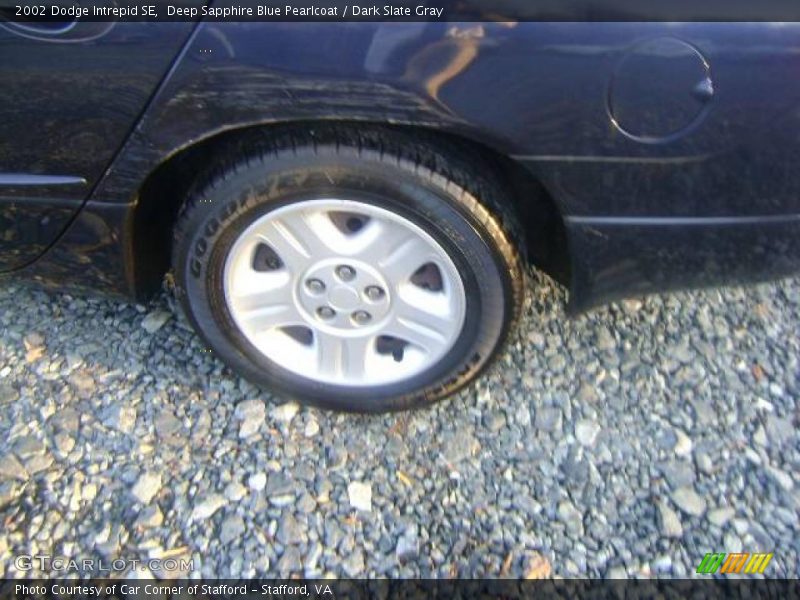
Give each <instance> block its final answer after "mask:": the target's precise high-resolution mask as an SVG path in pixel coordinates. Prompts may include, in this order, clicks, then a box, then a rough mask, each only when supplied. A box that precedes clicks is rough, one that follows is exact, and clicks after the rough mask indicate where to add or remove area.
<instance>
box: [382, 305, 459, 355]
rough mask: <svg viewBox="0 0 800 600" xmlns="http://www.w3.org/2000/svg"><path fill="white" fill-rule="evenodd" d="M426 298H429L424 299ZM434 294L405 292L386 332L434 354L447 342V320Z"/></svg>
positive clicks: (445, 311) (445, 313) (448, 323)
mask: <svg viewBox="0 0 800 600" xmlns="http://www.w3.org/2000/svg"><path fill="white" fill-rule="evenodd" d="M426 296H428V298H426ZM433 296H434V294H431V293H429V292H425V291H422V290H413V291H407V293H406V294H401V296H400V298H399V299H398V303H397V308H396V309H395V316H394V319H393V320H392V322H391V323H390V324H389V325H388V326H387V327H386V331H385V333H387V334H389V335H392V336H394V337H398V338H400V339H403V340H406V341H407V342H411V343H412V344H414V345H416V346H420V347H422V348H423V349H425V350H426V351H428V352H436V351H438V350H439V349H440V348H442V347H443V346H445V345H446V344H447V342H448V339H449V335H448V330H449V329H450V327H451V325H450V317H449V313H448V312H447V310H446V307H443V306H442V303H441V302H436V299H435V298H433Z"/></svg>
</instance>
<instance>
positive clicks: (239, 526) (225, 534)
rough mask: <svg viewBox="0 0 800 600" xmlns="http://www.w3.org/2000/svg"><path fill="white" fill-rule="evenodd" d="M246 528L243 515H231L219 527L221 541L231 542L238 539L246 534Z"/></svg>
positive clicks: (224, 542)
mask: <svg viewBox="0 0 800 600" xmlns="http://www.w3.org/2000/svg"><path fill="white" fill-rule="evenodd" d="M245 529H246V528H245V525H244V519H243V518H242V517H241V515H231V516H229V517H227V518H226V519H225V520H224V521H223V522H222V524H221V525H220V527H219V541H220V542H222V543H223V544H229V543H231V542H232V541H234V540H238V539H240V538H241V537H242V536H243V535H244V532H245Z"/></svg>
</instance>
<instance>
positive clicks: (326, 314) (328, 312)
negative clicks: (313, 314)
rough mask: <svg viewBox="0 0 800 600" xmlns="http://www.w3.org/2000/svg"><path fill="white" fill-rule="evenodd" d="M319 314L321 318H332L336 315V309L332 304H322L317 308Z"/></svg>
mask: <svg viewBox="0 0 800 600" xmlns="http://www.w3.org/2000/svg"><path fill="white" fill-rule="evenodd" d="M317 315H318V316H319V317H320V318H321V319H332V318H333V317H334V315H336V311H335V310H333V309H332V308H331V307H330V306H320V307H319V308H318V309H317Z"/></svg>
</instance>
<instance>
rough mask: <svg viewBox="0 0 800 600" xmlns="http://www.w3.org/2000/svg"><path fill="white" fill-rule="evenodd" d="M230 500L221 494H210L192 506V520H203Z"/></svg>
mask: <svg viewBox="0 0 800 600" xmlns="http://www.w3.org/2000/svg"><path fill="white" fill-rule="evenodd" d="M227 503H228V500H227V499H226V498H225V497H224V496H221V495H219V494H209V495H208V496H205V497H204V498H202V499H201V500H200V501H199V502H196V503H195V505H194V508H192V516H191V518H192V521H203V520H205V519H208V518H209V517H210V516H212V515H213V514H214V513H215V512H217V511H218V510H219V509H220V508H222V507H223V506H225V505H226V504H227Z"/></svg>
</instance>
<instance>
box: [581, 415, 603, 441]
mask: <svg viewBox="0 0 800 600" xmlns="http://www.w3.org/2000/svg"><path fill="white" fill-rule="evenodd" d="M598 433H600V425H598V424H597V423H596V422H594V421H589V420H587V419H584V420H582V421H578V423H577V424H576V425H575V437H576V438H577V440H578V441H579V442H580V443H581V444H582V445H584V446H593V445H594V442H595V440H596V439H597V434H598Z"/></svg>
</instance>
